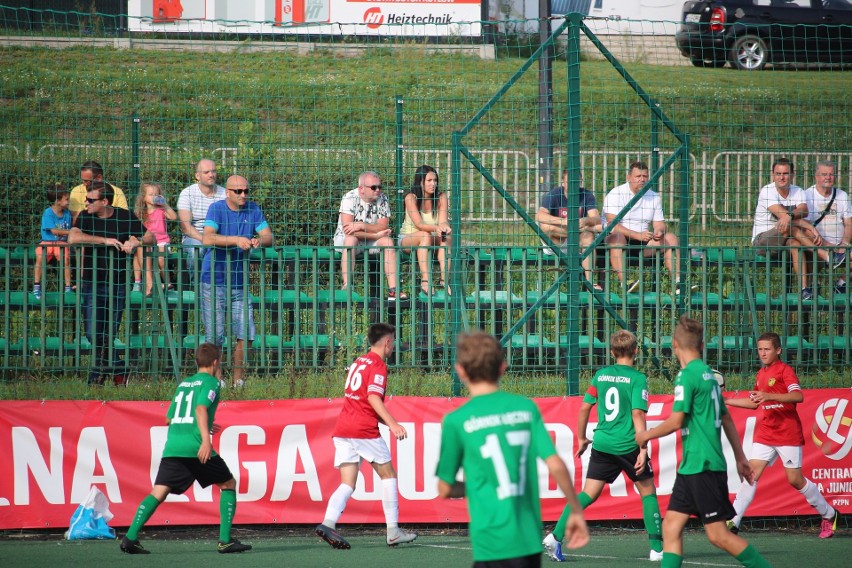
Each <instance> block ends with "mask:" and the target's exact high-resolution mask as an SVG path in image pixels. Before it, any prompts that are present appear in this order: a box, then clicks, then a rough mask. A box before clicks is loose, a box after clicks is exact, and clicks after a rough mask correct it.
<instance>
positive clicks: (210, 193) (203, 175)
mask: <svg viewBox="0 0 852 568" xmlns="http://www.w3.org/2000/svg"><path fill="white" fill-rule="evenodd" d="M195 180H196V182H197V183H194V184H192V185H190V186H189V187H186V188H184V190H183V191H181V192H180V196H179V197H178V202H177V212H178V220H179V221H180V230H181V232H182V233H183V241H182V243H183V252H184V255H185V256H186V268H187V270H188V271H189V274H190V278H191V279H192V280H195V273H196V272H197V271H198V260H199V259H198V254H199V249H200V247H201V239H202V234H203V233H204V220H205V219H206V218H207V210H208V209H209V208H210V206H211V205H213V204H214V203H216V202H217V201H222V200H223V199H225V197H226V196H227V192H226V191H225V188H224V187H222V186H221V185H218V184H217V183H216V164H215V163H214V162H213V160H207V159H205V160H201V161H200V162H198V165H197V166H196V167H195Z"/></svg>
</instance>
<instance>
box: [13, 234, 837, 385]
mask: <svg viewBox="0 0 852 568" xmlns="http://www.w3.org/2000/svg"><path fill="white" fill-rule="evenodd" d="M459 250H460V252H459V253H458V254H459V256H458V257H455V258H453V259H451V262H454V263H457V266H458V275H459V279H458V282H457V283H456V284H455V286H456V287H454V288H453V289H454V290H455V292H454V293H453V294H452V295H448V294H447V293H446V291H436V292H435V293H434V294H432V295H426V294H424V293H423V292H422V291H420V289H419V282H420V278H419V272H418V271H417V267H416V263H415V262H413V261H412V260H411V259H410V258H409V257H408V256H407V255H401V257H400V259H401V260H400V263H399V273H400V275H401V282H402V289H403V290H405V291H406V293H407V294H409V295H410V299H408V300H402V301H400V300H397V301H388V299H387V285H386V282H385V278H384V274H383V273H382V272H383V269H382V263H381V262H380V258H379V257H380V254H381V253H379V254H375V255H364V256H362V257H359V258H358V260H357V264H356V268H355V278H354V280H353V283H354V286H352V287H350V288H348V289H346V290H341V289H340V287H339V282H340V278H339V272H340V263H339V253H340V251H339V250H335V249H333V248H317V247H271V248H267V249H262V250H256V251H254V252H253V254H252V255H251V259H250V260H246V261H245V263H244V270H245V271H246V273H247V275H248V280H247V281H248V282H249V291H250V293H251V299H252V309H253V311H254V319H255V323H256V326H257V336H256V339H255V342H254V345H253V349H252V350H250V352H249V354H248V355H247V362H246V363H247V364H248V366H249V373H250V374H255V375H260V374H267V373H274V372H277V371H279V370H281V369H285V368H300V369H305V368H315V369H319V368H322V367H324V366H335V365H339V364H344V363H346V362H348V358H349V357H350V356H351V355H352V353H354V352H355V351H358V350H362V349H363V348H364V330H365V329H366V327H367V326H368V325H369V323H371V322H375V321H389V322H391V323H393V324H394V325H396V326H397V327H398V329H399V339H400V343H399V345H400V352H399V353H398V354H397V356H396V358H395V360H394V361H393V365H394V366H396V367H401V368H405V367H409V368H423V367H430V368H441V369H449V368H450V366H451V361H452V359H451V357H452V355H451V349H450V344H451V338H452V337H453V333H454V330H453V322H454V321H455V318H454V317H453V313H454V310H456V309H460V310H462V312H463V314H464V315H463V319H464V320H465V321H466V322H467V323H468V325H475V326H478V327H482V328H483V329H486V330H488V331H490V332H492V333H495V334H497V335H500V336H503V335H505V334H506V332H507V331H508V330H509V327H510V326H511V325H512V323H513V322H514V321H516V319H517V318H518V316H519V315H521V314H526V315H527V318H526V319H525V321H524V326H523V327H521V328H519V329H517V330H516V331H515V332H514V333H513V334H512V336H511V337H512V338H511V341H510V342H508V343H507V344H506V348H507V357H508V361H509V364H510V365H511V366H512V368H513V370H523V371H530V372H533V371H550V372H561V371H563V370H564V368H565V366H566V365H569V361H570V359H569V358H571V357H575V359H574V360H573V364H574V365H576V366H577V367H578V368H580V369H583V368H594V367H596V366H598V365H600V364H602V363H603V362H604V361H606V360H607V353H606V351H607V338H608V337H609V335H610V334H611V333H612V332H614V331H615V330H617V329H619V328H620V327H621V325H622V322H626V324H627V325H628V326H629V327H630V328H631V329H634V330H635V331H636V332H637V334H638V335H639V336H640V338H641V341H642V343H643V345H644V347H645V354H644V356H642V357H640V363H639V364H640V365H651V364H654V365H656V364H659V362H660V361H662V362H663V363H662V364H663V365H667V366H671V365H673V361H672V359H671V357H670V355H671V333H672V329H673V326H674V323H675V321H676V319H677V314H678V313H679V311H680V305H681V304H683V305H684V306H685V307H686V309H688V310H689V311H690V312H691V313H692V314H694V315H697V316H699V317H700V318H701V319H702V321H704V323H705V330H706V331H705V333H706V345H705V351H706V352H705V356H706V359H707V361H708V362H709V363H710V364H711V365H714V366H716V367H719V368H721V369H724V370H729V371H736V372H742V373H748V372H749V371H750V370H751V369H752V368H753V367H754V360H755V359H754V347H755V345H754V342H755V339H756V337H757V335H759V334H760V333H761V332H762V331H764V330H767V329H772V330H775V331H778V332H779V333H780V334H781V335H782V337H784V338H785V342H786V343H785V348H786V350H787V356H788V357H794V358H795V359H796V361H797V363H798V365H799V366H800V367H810V368H813V369H819V370H831V369H833V368H840V367H842V366H843V365H844V364H845V362H846V361H849V360H850V349H851V348H852V340H850V337H849V333H848V326H849V323H850V313H852V312H850V308H852V306H850V305H849V296H848V295H846V294H834V293H833V290H832V287H833V283H834V282H835V281H836V280H837V279H838V278H843V279H845V280H846V281H850V274H849V265H848V264H847V265H844V266H842V267H841V268H839V269H834V268H830V267H828V266H826V265H825V264H824V263H820V264H819V265H812V266H809V267H808V268H809V269H810V270H812V271H816V273H817V274H819V275H820V276H819V278H818V280H817V285H816V292H817V295H816V297H815V299H813V300H802V299H801V295H800V294H799V293H798V288H797V287H796V286H795V282H792V281H791V279H792V276H791V274H792V272H791V267H790V265H789V262H790V261H789V260H788V259H787V258H786V257H785V256H783V255H781V256H780V260H772V259H771V258H769V257H763V256H760V255H758V254H756V253H755V252H754V251H753V250H752V249H750V248H743V249H733V248H702V249H694V250H693V251H692V256H691V257H690V258H688V259H687V263H689V264H690V272H691V275H690V279H689V282H690V284H691V286H692V287H693V288H694V290H692V291H690V292H689V293H688V294H685V295H684V296H683V297H682V298H681V297H679V296H678V295H677V294H676V293H675V289H674V286H673V284H674V283H673V282H672V281H671V279H670V276H669V275H668V273H667V272H666V271H664V270H662V268H663V267H662V265H661V259H660V258H659V257H652V258H648V259H642V258H637V259H636V261H637V262H636V264H634V265H632V266H630V267H629V268H628V270H629V271H630V274H631V277H636V278H639V280H640V282H641V284H640V286H639V288H638V289H637V290H635V291H634V292H632V293H626V292H625V291H624V290H623V289H621V285H620V284H619V282H618V280H617V279H615V278H614V277H612V276H609V271H608V270H607V269H606V267H607V266H608V264H607V263H608V252H609V251H608V250H605V249H600V250H598V253H597V255H596V266H598V270H597V271H596V276H595V279H596V280H597V281H598V282H599V283H600V284H601V285H602V286H603V288H604V291H603V293H601V294H598V296H602V297H603V298H604V299H605V300H606V303H607V304H608V309H603V308H602V307H601V305H602V303H601V302H600V301H599V299H596V298H595V296H594V294H592V293H590V292H589V291H580V292H579V293H578V296H577V300H576V301H571V299H570V296H569V290H568V285H567V282H566V281H565V279H564V278H563V269H562V265H561V264H560V262H559V260H558V259H556V258H555V257H553V256H547V255H544V254H542V252H541V249H538V248H525V247H489V246H465V247H460V248H459ZM151 254H152V255H153V256H154V257H159V256H160V255H164V256H166V259H167V263H166V265H167V274H168V281H169V282H170V283H172V286H173V289H168V288H166V289H164V288H163V287H162V283H163V281H162V280H160V276H159V274H158V273H157V271H154V274H155V276H156V282H155V283H154V284H155V285H154V287H153V290H152V294H151V296H146V295H145V288H146V287H147V282H143V286H142V291H139V292H137V291H132V278H130V277H129V276H130V274H131V272H130V270H129V268H128V279H127V280H126V281H124V282H122V283H121V284H122V286H123V289H124V291H125V293H126V295H127V298H128V302H127V307H126V310H125V314H124V320H123V323H122V325H121V327H120V329H119V333H118V334H117V336H116V337H115V341H114V345H113V348H114V349H115V351H116V352H117V353H118V354H119V355H120V356H122V357H123V358H124V359H125V360H126V361H128V362H129V363H130V364H131V365H132V368H133V369H134V370H135V372H138V373H142V374H145V375H151V376H171V375H176V374H179V373H180V372H181V371H184V369H182V367H183V366H184V365H186V366H187V368H189V367H191V365H192V361H191V359H190V358H189V356H190V355H191V353H192V350H193V349H194V347H195V346H196V345H198V343H199V341H203V338H204V328H203V325H202V319H201V306H200V294H199V293H198V292H197V289H196V287H195V286H194V284H192V282H198V275H197V274H196V275H194V276H192V275H189V274H187V271H186V269H185V268H184V264H183V259H182V257H181V249H180V247H173V248H172V249H171V250H169V251H166V252H165V253H160V252H159V251H153V252H151ZM34 258H35V256H34V247H32V246H25V245H18V246H16V245H8V246H5V247H3V248H0V266H1V267H2V268H3V270H2V273H3V278H2V282H0V285H2V291H0V315H2V318H3V328H2V336H0V369H2V371H3V372H4V374H5V375H6V376H10V377H14V376H15V375H16V374H22V375H23V374H30V373H32V372H33V371H39V372H42V373H71V372H84V371H86V370H87V369H88V367H89V365H90V356H91V345H90V344H89V342H88V340H87V339H86V338H85V337H84V335H83V324H82V315H81V294H80V292H79V288H78V289H77V290H75V291H73V292H67V293H66V292H63V289H64V285H65V282H64V276H63V269H64V266H61V265H52V266H48V265H45V266H44V274H45V277H44V279H43V288H42V294H41V297H40V298H36V297H35V296H34V295H33V294H32V293H31V291H30V283H31V282H32V271H33V263H34ZM77 260H79V259H78V258H76V257H75V258H74V259H73V260H72V263H76V262H77ZM155 261H156V258H155ZM75 276H76V272H75ZM556 282H560V284H559V286H558V287H557V290H558V291H557V292H555V293H553V294H547V291H548V290H550V289H551V288H552V287H553V285H554V283H556ZM533 306H536V309H535V310H530V308H531V307H533ZM569 306H576V309H577V310H578V314H579V317H578V318H577V320H576V321H570V316H569V314H570V312H569V311H568V309H567V308H568V307H569ZM613 311H614V312H615V313H616V315H617V316H618V317H613V316H612V312H613ZM574 326H576V329H577V330H578V332H579V333H578V339H577V343H578V349H577V350H576V352H577V353H578V355H576V356H575V355H573V353H575V351H574V350H572V348H571V347H570V345H569V344H568V341H567V339H566V338H567V337H568V332H569V330H570V329H571V328H572V327H574ZM232 347H233V346H232V345H231V344H230V342H229V341H226V344H225V350H226V353H228V356H229V357H230V354H231V348H232ZM652 359H654V360H655V361H654V362H653V363H652Z"/></svg>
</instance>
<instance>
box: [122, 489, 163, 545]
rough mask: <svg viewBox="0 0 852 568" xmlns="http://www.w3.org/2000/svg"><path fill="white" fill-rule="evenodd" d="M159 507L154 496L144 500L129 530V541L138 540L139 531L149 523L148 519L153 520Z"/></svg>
mask: <svg viewBox="0 0 852 568" xmlns="http://www.w3.org/2000/svg"><path fill="white" fill-rule="evenodd" d="M159 506H160V502H159V501H157V499H156V498H155V497H154V496H153V495H148V496H147V497H145V498H144V499H142V502H141V503H139V508H138V509H136V516H134V517H133V524H132V525H130V528H129V529H127V535H126V536H127V538H128V539H129V540H138V538H139V529H141V528H142V525H144V524H145V523H147V522H148V519H150V518H151V515H153V514H154V511H156V510H157V507H159Z"/></svg>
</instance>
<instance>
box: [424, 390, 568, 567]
mask: <svg viewBox="0 0 852 568" xmlns="http://www.w3.org/2000/svg"><path fill="white" fill-rule="evenodd" d="M555 453H556V450H555V448H554V446H553V442H552V441H551V439H550V435H549V434H548V433H547V430H546V429H545V427H544V422H543V420H542V418H541V413H540V412H539V410H538V407H537V406H536V405H535V403H534V402H533V401H531V400H530V399H528V398H525V397H522V396H519V395H515V394H510V393H506V392H501V391H497V392H494V393H491V394H486V395H481V396H475V397H473V398H471V399H470V401H468V402H467V403H466V404H465V405H464V406H462V407H461V408H459V409H457V410H455V411H453V412H451V413H449V414H447V416H446V417H444V424H443V429H442V431H441V455H440V458H439V460H438V467H437V477H438V479H440V480H441V481H444V482H446V483H449V484H452V483H453V482H455V480H456V474H457V473H458V470H459V468H463V469H464V477H465V492H466V494H467V502H468V511H469V513H470V540H471V543H472V545H473V559H474V560H476V561H478V562H479V561H482V562H484V561H490V560H502V559H506V558H517V557H520V556H528V555H530V554H535V553H537V552H541V506H540V504H539V499H538V467H537V463H536V461H537V458H541V459H547V458H548V457H550V456H552V455H554V454H555Z"/></svg>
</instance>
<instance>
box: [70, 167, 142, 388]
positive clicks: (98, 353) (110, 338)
mask: <svg viewBox="0 0 852 568" xmlns="http://www.w3.org/2000/svg"><path fill="white" fill-rule="evenodd" d="M113 199H114V194H113V187H112V186H111V185H110V184H108V183H104V181H103V180H94V181H93V182H92V184H91V186H90V187H89V191H88V192H87V193H86V211H84V212H83V213H81V214H80V216H79V217H78V218H77V221H76V222H75V224H74V227H72V228H71V232H70V233H69V234H68V243H69V244H72V245H86V246H84V247H83V277H82V308H83V322H84V325H85V332H86V337H87V338H88V339H89V342H91V344H92V353H93V354H94V355H93V364H92V370H91V371H90V372H89V380H88V382H89V385H102V384H103V383H104V378H105V376H106V375H109V374H112V376H113V382H114V383H115V384H116V385H123V384H125V380H126V372H127V371H126V369H125V363H124V361H122V360H121V359H120V358H119V357H118V356H117V355H116V352H115V348H114V346H113V343H114V340H115V336H116V334H117V333H118V327H119V325H120V324H121V318H122V317H123V316H124V306H125V304H126V302H127V290H128V288H127V284H128V282H127V280H128V277H129V276H130V275H131V270H132V265H131V262H130V260H131V259H132V258H133V253H134V251H135V250H136V247H138V246H139V245H154V244H156V243H157V239H156V237H155V236H154V234H153V233H151V232H150V231H148V230H146V229H145V226H144V225H143V224H142V222H141V221H140V220H139V219H138V218H137V217H136V215H135V214H134V213H133V212H132V211H128V210H127V209H119V208H116V207H113V206H112V201H113Z"/></svg>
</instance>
